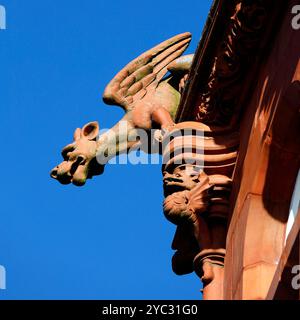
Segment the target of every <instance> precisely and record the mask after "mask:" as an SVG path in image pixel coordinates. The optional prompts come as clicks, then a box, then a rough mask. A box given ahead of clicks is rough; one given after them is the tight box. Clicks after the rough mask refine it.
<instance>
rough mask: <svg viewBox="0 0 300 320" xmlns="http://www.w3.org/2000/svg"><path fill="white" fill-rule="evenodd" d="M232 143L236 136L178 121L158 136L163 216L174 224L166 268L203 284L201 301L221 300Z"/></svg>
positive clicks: (233, 155)
mask: <svg viewBox="0 0 300 320" xmlns="http://www.w3.org/2000/svg"><path fill="white" fill-rule="evenodd" d="M238 142H239V136H238V134H237V133H236V132H232V131H230V130H227V129H222V130H218V129H217V128H210V127H208V126H206V125H203V124H201V123H197V122H183V123H179V124H177V125H175V127H174V129H173V130H172V131H171V132H170V133H168V134H165V135H164V136H163V141H162V145H163V150H162V153H163V163H164V164H163V167H162V171H163V177H164V178H163V181H164V196H165V200H164V214H165V216H166V218H167V219H168V220H169V221H171V222H172V223H174V224H175V225H177V230H176V233H175V236H174V240H173V244H172V248H173V249H174V250H176V252H175V254H174V256H173V259H172V267H173V270H174V272H175V273H176V274H186V273H190V272H193V271H195V272H196V273H197V274H198V275H199V277H200V278H201V280H202V281H203V290H204V291H203V297H204V299H221V298H222V290H221V289H222V286H221V285H220V283H222V274H223V271H222V270H221V269H222V267H223V265H224V256H225V241H226V229H227V215H228V210H229V196H230V191H231V175H232V170H233V167H234V165H235V162H236V157H237V147H238ZM220 268H221V269H220Z"/></svg>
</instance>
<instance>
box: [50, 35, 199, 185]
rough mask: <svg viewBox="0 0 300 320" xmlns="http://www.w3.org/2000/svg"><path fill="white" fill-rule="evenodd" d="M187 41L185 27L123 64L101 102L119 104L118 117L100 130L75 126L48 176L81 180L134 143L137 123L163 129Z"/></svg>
mask: <svg viewBox="0 0 300 320" xmlns="http://www.w3.org/2000/svg"><path fill="white" fill-rule="evenodd" d="M190 41H191V34H190V33H183V34H180V35H177V36H175V37H173V38H171V39H169V40H167V41H165V42H163V43H161V44H159V45H158V46H156V47H154V48H152V49H150V50H149V51H147V52H145V53H143V54H142V55H141V56H139V57H138V58H136V59H135V60H133V61H132V62H130V63H129V64H128V65H127V66H126V67H124V68H123V69H122V70H121V71H120V72H119V73H118V74H117V75H116V76H115V77H114V78H113V80H112V81H111V82H110V83H109V84H108V86H107V87H106V89H105V91H104V95H103V100H104V102H105V103H107V104H109V105H118V106H120V107H122V108H123V109H124V111H125V115H124V117H123V118H122V119H121V120H120V121H119V122H118V123H117V124H116V125H115V126H114V127H113V128H111V129H110V130H108V131H107V132H105V133H103V134H100V135H99V125H98V123H97V122H90V123H88V124H86V125H85V126H84V127H83V128H82V129H79V128H78V129H76V130H75V133H74V142H73V143H71V144H69V145H67V146H66V147H65V148H64V149H63V151H62V156H63V158H64V161H63V162H62V163H61V164H59V165H58V166H56V167H55V168H54V169H53V170H52V171H51V176H52V177H53V178H54V179H57V180H58V181H59V182H61V183H63V184H68V183H73V184H75V185H78V186H80V185H83V184H85V182H86V180H87V179H88V178H91V177H92V176H94V175H99V174H101V173H103V169H104V165H105V164H106V163H107V162H108V160H109V159H111V158H113V157H114V156H116V155H118V154H121V153H126V152H128V151H129V150H130V149H131V148H133V147H137V146H138V144H139V143H140V140H139V138H138V133H137V129H144V130H148V131H149V130H150V129H152V128H157V129H162V130H164V131H169V130H170V129H171V128H172V127H173V126H174V121H173V119H174V116H175V113H176V110H177V108H178V105H179V101H180V96H181V91H182V89H183V86H184V83H185V80H186V78H187V74H188V71H189V69H190V66H191V63H192V58H193V55H188V56H183V57H181V55H182V54H183V52H184V51H185V50H186V48H187V47H188V45H189V43H190ZM168 72H170V75H167V73H168ZM100 158H101V159H105V160H104V161H102V160H101V161H99V159H100Z"/></svg>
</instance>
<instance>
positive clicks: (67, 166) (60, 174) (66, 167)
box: [50, 161, 72, 184]
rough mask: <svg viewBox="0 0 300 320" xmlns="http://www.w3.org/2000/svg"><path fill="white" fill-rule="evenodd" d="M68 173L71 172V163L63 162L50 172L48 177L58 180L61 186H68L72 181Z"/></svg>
mask: <svg viewBox="0 0 300 320" xmlns="http://www.w3.org/2000/svg"><path fill="white" fill-rule="evenodd" d="M70 171H71V163H70V162H67V161H64V162H62V163H61V164H59V165H58V166H56V167H55V168H53V169H52V170H51V172H50V176H51V177H52V178H53V179H56V180H58V181H59V182H60V183H62V184H69V183H70V182H71V179H72V175H71V172H70Z"/></svg>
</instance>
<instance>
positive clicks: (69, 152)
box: [51, 122, 104, 186]
mask: <svg viewBox="0 0 300 320" xmlns="http://www.w3.org/2000/svg"><path fill="white" fill-rule="evenodd" d="M98 134H99V125H98V123H97V122H90V123H88V124H86V125H85V126H84V127H83V128H82V129H80V128H77V129H76V130H75V132H74V142H73V143H71V144H68V145H67V146H65V147H64V148H63V150H62V157H63V159H64V161H63V162H62V163H60V164H59V165H58V166H56V167H55V168H54V169H53V170H52V171H51V177H52V178H54V179H56V180H58V181H59V182H60V183H62V184H69V183H73V184H74V185H77V186H82V185H84V184H85V182H86V180H87V179H89V178H91V177H92V176H94V175H99V174H101V173H103V169H104V166H103V165H100V164H98V163H97V160H96V152H97V147H98V144H97V137H98Z"/></svg>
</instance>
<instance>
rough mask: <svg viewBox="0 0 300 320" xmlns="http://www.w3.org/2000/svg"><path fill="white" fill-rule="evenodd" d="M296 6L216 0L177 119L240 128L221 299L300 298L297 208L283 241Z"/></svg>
mask: <svg viewBox="0 0 300 320" xmlns="http://www.w3.org/2000/svg"><path fill="white" fill-rule="evenodd" d="M233 3H235V4H234V5H233ZM298 4H299V2H298V1H292V0H291V1H278V2H276V5H275V4H274V2H273V3H272V5H271V2H270V1H252V2H250V1H236V2H235V1H233V2H231V5H230V4H228V2H227V3H225V2H224V1H215V3H214V6H213V8H212V12H211V17H212V19H210V20H209V21H208V24H207V27H206V30H205V32H204V36H203V38H202V41H201V42H200V45H199V48H198V52H197V53H196V56H195V61H194V65H193V66H192V70H191V73H190V86H189V87H188V88H187V90H186V91H185V94H184V97H183V99H182V104H181V107H180V109H179V112H178V117H177V121H184V120H192V119H193V120H194V121H200V122H202V123H205V124H207V125H214V126H217V128H218V129H219V128H220V127H222V128H225V127H226V128H231V129H232V130H235V131H238V132H239V135H240V139H239V148H238V158H237V161H236V164H235V168H234V171H233V173H232V176H231V177H230V178H232V192H231V196H230V209H229V211H228V231H227V237H226V257H225V266H224V279H223V282H224V285H223V293H224V296H223V298H224V299H276V298H278V299H299V289H298V290H297V289H293V288H292V284H291V283H292V277H294V276H295V275H293V274H292V272H291V269H292V267H293V266H295V265H299V264H300V260H299V215H298V216H297V218H296V220H295V223H294V225H293V228H292V231H291V232H290V234H289V237H288V238H287V241H285V238H286V226H287V221H288V218H289V213H290V204H291V198H292V194H293V191H294V187H295V182H296V178H297V174H298V171H299V167H300V165H299V164H300V118H299V109H300V31H299V30H294V29H293V28H292V25H291V21H292V19H293V15H292V8H293V7H294V6H295V5H298ZM220 13H222V14H223V15H221V16H222V17H221V18H220ZM251 18H252V20H251ZM224 24H225V25H226V26H227V29H226V28H225V30H227V31H225V34H224V32H223V33H222V34H221V36H219V35H218V33H217V32H218V30H219V28H220V27H219V26H220V25H223V27H224ZM235 24H237V26H238V27H236V25H235ZM233 30H234V32H233ZM220 37H221V38H220ZM251 40H252V41H251ZM218 42H220V43H221V45H218ZM246 49H248V51H247V50H246ZM199 74H200V75H201V76H199ZM203 88H204V89H203ZM224 109H225V110H224ZM213 130H214V129H213ZM212 298H213V299H214V298H218V296H215V297H212Z"/></svg>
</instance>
